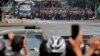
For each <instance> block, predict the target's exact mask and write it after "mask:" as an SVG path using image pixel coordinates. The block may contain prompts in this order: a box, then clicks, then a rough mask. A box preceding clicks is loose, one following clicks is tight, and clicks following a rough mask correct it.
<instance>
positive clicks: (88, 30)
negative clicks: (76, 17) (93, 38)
mask: <svg viewBox="0 0 100 56" xmlns="http://www.w3.org/2000/svg"><path fill="white" fill-rule="evenodd" d="M72 24H79V25H80V30H81V31H82V32H83V34H84V35H100V23H97V22H91V21H31V22H28V23H23V24H14V23H13V24H0V31H1V30H11V29H20V28H21V29H23V28H24V26H25V25H36V26H38V27H40V28H41V29H42V30H43V31H44V32H45V34H46V35H47V36H49V37H51V36H53V35H60V36H63V35H64V36H65V35H71V25H72ZM16 25H17V26H16Z"/></svg>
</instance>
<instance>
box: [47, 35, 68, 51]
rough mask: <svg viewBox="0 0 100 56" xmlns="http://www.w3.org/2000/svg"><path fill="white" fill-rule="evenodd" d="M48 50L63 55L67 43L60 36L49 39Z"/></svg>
mask: <svg viewBox="0 0 100 56" xmlns="http://www.w3.org/2000/svg"><path fill="white" fill-rule="evenodd" d="M46 48H47V51H48V52H49V53H63V52H65V50H66V43H65V40H64V39H63V38H61V37H60V36H53V37H51V38H49V39H48V41H47V44H46Z"/></svg>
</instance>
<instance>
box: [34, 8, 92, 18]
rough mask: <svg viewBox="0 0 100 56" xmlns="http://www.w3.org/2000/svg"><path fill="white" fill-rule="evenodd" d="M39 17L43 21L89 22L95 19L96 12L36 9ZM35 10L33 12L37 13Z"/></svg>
mask: <svg viewBox="0 0 100 56" xmlns="http://www.w3.org/2000/svg"><path fill="white" fill-rule="evenodd" d="M35 10H36V12H34V14H36V13H38V17H39V18H41V19H42V20H52V19H54V20H81V19H83V20H87V19H90V18H93V17H94V11H93V10H91V9H79V8H73V9H68V10H65V9H61V8H42V9H38V11H37V9H35ZM35 10H34V9H33V11H35Z"/></svg>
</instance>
